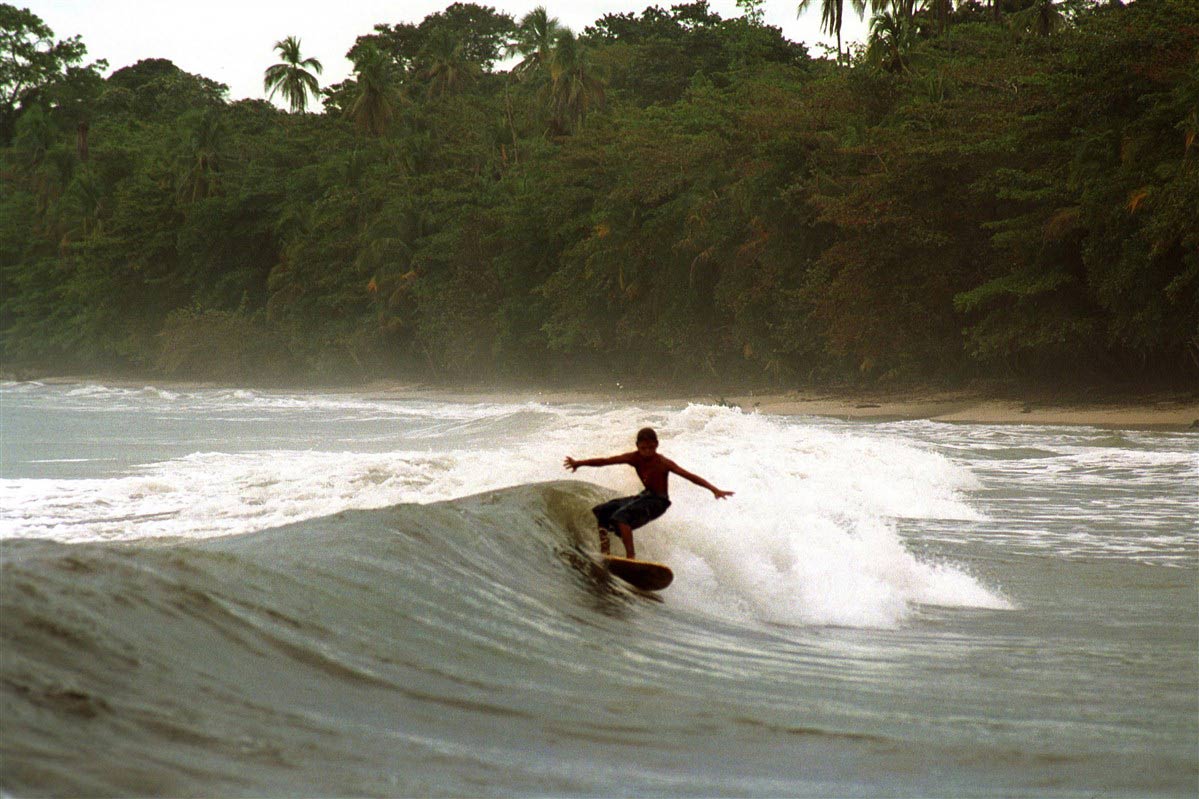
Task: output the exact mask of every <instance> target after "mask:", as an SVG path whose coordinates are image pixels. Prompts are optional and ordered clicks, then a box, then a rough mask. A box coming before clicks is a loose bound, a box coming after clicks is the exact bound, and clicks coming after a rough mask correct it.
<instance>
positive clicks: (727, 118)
mask: <svg viewBox="0 0 1199 799" xmlns="http://www.w3.org/2000/svg"><path fill="white" fill-rule="evenodd" d="M835 2H836V0H826V2H825V4H826V5H832V4H834V3H835ZM742 5H743V7H744V8H746V10H747V13H746V15H745V16H744V17H742V18H737V19H722V18H720V17H719V16H718V15H716V14H715V13H713V12H712V11H711V10H710V9H709V8H708V7H707V5H706V4H705V2H703V0H700V1H699V2H695V3H691V4H685V5H677V6H673V7H671V8H670V9H669V10H662V9H660V8H656V7H655V8H649V9H647V10H646V11H644V12H643V13H641V14H619V15H608V16H605V17H603V18H602V19H600V20H598V21H597V22H596V23H595V24H594V25H593V26H591V27H588V28H587V29H585V30H584V31H582V32H579V33H577V34H575V33H572V32H570V31H567V30H564V29H562V28H561V27H560V26H558V25H557V23H556V22H555V21H554V20H553V18H552V16H551V14H549V13H546V12H545V11H544V10H542V9H538V10H535V11H533V12H532V13H530V14H529V15H528V16H527V17H525V18H524V19H522V20H515V19H513V18H511V17H509V16H507V15H505V14H502V13H497V12H496V11H495V10H494V9H491V8H487V7H482V6H478V5H473V4H462V3H456V4H454V5H452V6H449V7H448V8H446V9H445V10H444V11H442V12H439V13H436V14H433V15H431V16H429V17H427V18H426V19H425V20H424V21H423V22H421V23H419V24H394V25H392V24H386V25H379V26H376V28H375V30H374V31H373V32H370V33H367V34H365V35H363V36H361V37H360V38H359V40H358V42H357V43H356V44H355V46H354V48H353V49H352V50H351V51H350V53H349V56H350V58H351V60H352V61H353V62H354V64H355V66H356V71H355V72H354V75H353V77H352V78H351V79H349V80H347V81H345V82H343V83H339V84H336V85H332V86H327V87H325V88H324V89H323V91H322V94H321V96H320V97H319V98H318V97H316V96H314V95H312V94H311V91H312V89H313V88H314V87H315V86H316V82H317V79H318V77H319V64H315V63H313V62H312V61H311V60H310V59H305V57H304V54H303V53H302V52H301V45H302V33H303V31H302V30H295V31H287V30H282V31H280V36H283V35H285V34H288V33H293V32H294V33H296V34H297V35H298V36H299V40H297V39H294V38H288V39H283V40H282V41H280V42H279V43H278V45H277V46H276V52H275V54H274V58H273V59H272V57H271V53H270V51H269V48H268V47H264V54H263V67H264V71H266V75H267V78H268V81H269V83H270V85H271V86H272V87H274V88H275V90H276V92H277V94H276V97H281V98H283V99H284V101H285V102H287V103H288V104H289V105H290V106H291V107H292V111H291V112H290V113H289V112H285V111H282V110H279V109H277V108H275V107H274V106H272V105H270V104H268V103H267V102H264V101H260V100H240V101H237V102H229V101H228V100H227V98H226V94H227V92H226V88H225V87H224V86H222V85H221V84H218V83H216V82H214V81H212V80H209V79H206V78H204V77H202V76H199V75H192V74H188V73H187V72H184V71H182V70H180V69H179V68H178V67H176V66H175V65H174V64H172V63H171V62H170V61H166V60H161V59H147V60H144V61H140V62H138V63H136V64H133V65H131V66H126V67H124V68H121V69H117V70H115V71H114V72H112V74H111V75H110V76H109V77H107V78H104V77H102V75H103V74H104V73H105V72H106V71H107V66H108V65H106V64H103V63H98V64H91V65H85V56H86V50H85V47H84V43H83V42H81V41H79V39H78V38H74V39H67V40H62V41H59V40H56V39H55V37H54V34H53V32H51V31H49V30H47V29H46V27H45V25H44V24H43V23H42V22H41V20H40V19H38V18H37V17H36V16H35V15H33V14H32V13H30V12H27V11H23V10H20V9H17V8H15V7H13V6H10V5H0V28H2V30H0V35H2V36H3V40H2V41H0V62H2V63H0V93H2V95H3V96H2V97H0V103H2V104H3V105H2V106H0V169H2V170H3V172H2V175H0V179H2V184H0V190H2V196H0V267H2V269H3V273H2V277H0V301H2V303H3V304H2V316H0V335H2V337H3V338H2V345H0V346H2V354H3V360H4V364H5V365H6V366H7V367H8V368H9V369H16V368H23V367H28V368H33V369H36V370H39V371H42V372H45V371H59V372H69V371H72V370H88V371H95V370H119V369H130V370H142V371H146V370H150V371H157V372H159V373H161V374H166V375H172V376H178V377H206V378H215V379H238V380H279V379H296V378H315V379H328V380H334V379H336V380H343V379H358V378H363V377H408V378H411V377H420V378H422V379H434V380H437V379H452V380H487V379H505V378H508V379H532V380H541V381H548V380H555V379H575V380H585V379H593V378H600V377H610V376H620V377H623V378H625V379H636V378H639V377H640V378H648V377H650V376H654V377H655V378H660V379H665V380H670V379H674V380H703V379H716V380H729V381H734V380H736V381H749V382H757V383H810V382H817V381H845V380H866V381H895V380H903V381H920V380H930V379H933V380H939V381H958V380H966V379H970V378H974V377H979V376H984V375H985V376H990V377H998V378H1000V379H1034V380H1059V379H1064V378H1074V379H1080V380H1095V379H1109V378H1125V377H1132V378H1134V379H1138V380H1154V381H1163V380H1170V379H1175V380H1183V381H1194V380H1195V378H1196V375H1199V210H1197V209H1199V163H1197V162H1199V141H1197V134H1199V55H1197V46H1199V4H1196V3H1195V2H1194V0H1137V1H1136V2H1131V3H1128V4H1127V5H1122V4H1120V3H1119V2H1118V1H1117V2H1113V3H1106V2H1105V3H1103V4H1099V5H1096V4H1093V3H1090V2H1085V0H1072V1H1071V2H1066V3H1059V2H1053V1H1052V0H994V1H993V2H991V3H989V4H986V5H981V4H978V3H975V2H973V0H972V1H971V2H966V3H964V4H957V5H955V4H952V3H946V2H943V1H942V2H930V3H929V4H928V5H927V7H925V6H919V5H913V4H912V3H910V2H908V3H899V4H897V5H894V6H888V7H885V8H883V9H880V10H879V13H878V14H877V15H876V17H875V19H874V23H873V25H872V38H871V41H870V44H869V46H868V47H866V48H861V49H860V50H854V49H851V51H850V52H848V53H846V54H845V55H844V57H841V56H840V54H836V55H837V57H835V58H834V57H833V56H834V54H831V53H830V54H829V57H828V58H819V59H817V58H812V57H811V56H810V55H809V53H808V52H807V51H806V50H805V48H804V47H802V46H800V45H797V44H794V43H792V42H789V41H787V40H786V39H784V38H783V37H782V35H781V33H780V31H779V30H778V29H776V28H772V27H769V26H765V25H763V24H762V23H761V21H760V19H761V15H760V13H759V12H760V7H759V6H758V5H757V4H755V3H754V2H752V1H750V2H744V3H742ZM834 10H835V6H834ZM303 24H304V21H303V20H302V19H297V20H294V21H293V22H292V23H290V25H291V26H292V27H295V28H302V26H303ZM275 62H278V63H277V64H276V63H275ZM268 70H269V71H268ZM310 100H311V102H310ZM318 106H323V108H319V109H318ZM305 108H308V110H304V109H305ZM567 376H569V377H567Z"/></svg>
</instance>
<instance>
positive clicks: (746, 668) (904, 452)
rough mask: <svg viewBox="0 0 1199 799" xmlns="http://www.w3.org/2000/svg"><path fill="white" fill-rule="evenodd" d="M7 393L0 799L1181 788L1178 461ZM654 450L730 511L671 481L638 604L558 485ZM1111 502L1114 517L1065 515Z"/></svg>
mask: <svg viewBox="0 0 1199 799" xmlns="http://www.w3.org/2000/svg"><path fill="white" fill-rule="evenodd" d="M22 391H25V389H22ZM47 391H48V390H45V391H43V390H42V389H36V388H35V389H30V390H29V393H31V394H38V393H39V392H41V394H42V395H44V394H45V393H47ZM21 396H23V394H20V393H17V394H16V396H15V398H14V396H13V395H7V396H6V397H5V411H4V412H5V440H4V442H3V446H4V447H6V449H5V451H4V453H3V455H4V457H3V458H2V459H0V461H2V464H0V468H2V469H3V470H4V473H3V475H2V478H3V479H0V492H2V493H3V496H2V497H0V499H3V502H0V508H2V510H0V524H2V525H3V526H2V528H0V539H2V540H0V721H2V723H0V794H8V795H13V796H36V795H121V796H140V795H154V796H160V795H170V796H191V795H230V796H235V795H247V796H262V795H289V796H290V795H385V796H394V795H401V796H404V795H445V796H461V795H469V796H480V795H504V796H510V795H514V794H515V795H546V794H553V795H572V796H583V795H613V794H627V795H656V796H660V795H671V796H701V795H702V796H711V795H747V796H748V795H753V796H780V795H786V796H827V795H878V794H886V795H916V796H927V795H955V796H970V795H998V796H1004V795H1029V794H1035V795H1046V796H1048V795H1069V796H1075V795H1080V794H1086V795H1089V794H1091V793H1096V792H1098V791H1100V790H1102V791H1103V792H1104V793H1106V794H1108V795H1132V796H1147V795H1166V796H1169V795H1179V794H1180V793H1185V791H1186V790H1188V786H1193V784H1194V780H1195V779H1196V777H1197V776H1199V773H1197V769H1196V764H1195V762H1194V758H1193V750H1194V746H1193V744H1194V741H1196V740H1199V723H1197V722H1196V719H1197V718H1199V706H1196V700H1195V692H1194V687H1195V685H1196V684H1199V683H1197V681H1199V673H1197V672H1199V669H1197V664H1196V662H1195V660H1194V652H1195V651H1196V648H1197V647H1199V624H1195V623H1194V620H1193V619H1190V618H1181V619H1180V617H1179V614H1178V613H1177V608H1178V607H1182V606H1186V603H1188V602H1193V597H1194V592H1195V590H1196V587H1197V586H1199V579H1197V577H1196V574H1197V571H1196V563H1195V559H1194V555H1193V545H1194V538H1193V535H1194V534H1193V532H1192V531H1191V530H1190V528H1189V526H1188V525H1186V524H1180V523H1179V518H1183V519H1185V518H1188V517H1187V514H1189V513H1192V512H1193V510H1188V509H1187V508H1188V507H1189V506H1188V505H1187V495H1186V493H1185V492H1180V491H1177V490H1176V489H1177V483H1178V481H1177V479H1174V478H1175V477H1176V475H1177V474H1179V473H1183V474H1185V473H1186V472H1187V471H1188V470H1193V468H1194V465H1195V463H1196V460H1195V450H1194V439H1191V438H1182V437H1164V438H1153V439H1149V438H1145V439H1142V438H1139V437H1138V435H1139V434H1127V436H1126V437H1124V438H1122V439H1121V440H1120V441H1111V440H1108V438H1109V436H1108V434H1106V433H1104V434H1102V435H1099V434H1096V433H1094V432H1093V431H1067V432H1065V433H1055V434H1053V436H1050V434H1048V433H1047V432H1037V431H1032V432H1019V431H1017V432H1012V431H1004V430H999V429H995V428H980V429H977V430H966V429H964V428H957V427H951V426H944V425H941V426H934V425H928V424H927V423H912V424H898V425H845V424H842V423H835V422H823V423H822V422H817V421H815V420H802V419H778V418H770V417H761V416H757V415H755V414H744V413H740V412H737V411H732V410H729V409H725V408H716V407H708V406H694V405H693V406H688V407H683V408H664V407H651V408H634V409H629V408H613V407H609V406H565V405H563V406H549V405H542V404H537V403H522V404H510V405H469V406H468V405H450V404H438V403H422V402H391V401H382V400H378V399H364V398H360V397H343V396H337V395H329V396H302V395H296V396H290V395H280V396H275V395H261V394H257V393H253V392H219V391H209V392H206V393H205V392H192V393H188V392H162V391H158V390H146V391H127V390H116V389H106V388H102V387H89V388H87V389H86V390H80V391H78V393H65V392H62V391H61V390H60V391H59V392H58V393H56V394H53V396H51V397H50V398H49V399H47V398H46V397H45V396H41V395H39V399H38V401H37V402H36V403H32V402H31V403H30V404H29V405H28V407H29V408H30V409H33V410H36V411H37V413H36V414H34V413H31V414H30V415H28V416H22V415H21V414H20V413H19V410H20V408H21V407H22V405H21V402H20V397H21ZM51 400H52V401H51ZM642 424H652V425H654V426H656V427H657V428H658V429H659V433H660V435H661V436H662V439H663V451H664V452H665V453H666V454H668V455H669V456H671V457H673V458H675V459H676V460H678V461H679V462H680V463H682V464H683V465H684V466H686V467H687V468H689V469H692V470H694V471H696V472H698V473H699V474H702V475H704V476H705V477H707V478H709V479H710V480H712V481H713V482H714V483H715V484H717V485H719V486H722V487H725V488H731V489H735V490H736V491H737V494H736V496H735V497H734V498H733V499H731V500H728V501H722V502H716V501H714V500H712V499H711V497H710V496H709V495H708V494H707V492H704V491H702V490H699V489H697V488H695V487H693V486H690V485H689V484H687V483H685V482H681V481H676V482H673V483H672V486H671V490H672V496H673V498H674V505H673V506H672V508H671V509H670V511H669V512H668V513H667V515H666V516H665V517H663V518H662V519H660V520H658V521H655V522H654V523H653V524H651V525H650V526H648V527H647V528H645V529H644V530H642V531H640V532H639V534H638V539H637V542H638V551H639V554H641V556H643V557H646V558H649V559H654V560H661V561H664V562H666V563H669V564H670V565H671V567H672V568H674V570H675V573H676V578H675V582H674V584H673V585H672V586H671V587H670V588H669V589H668V590H666V591H664V592H662V593H661V594H658V595H654V596H647V595H644V594H641V593H639V592H636V591H633V590H631V589H629V588H628V587H627V586H625V585H624V584H623V583H621V582H620V581H618V580H613V579H611V578H610V577H608V576H607V575H606V574H605V573H604V572H603V570H601V569H598V568H597V567H596V566H595V565H594V560H593V558H594V555H595V548H596V538H595V532H594V522H593V518H592V515H591V512H590V508H591V507H592V506H593V505H594V504H596V503H598V502H600V501H603V500H605V499H607V498H609V497H611V496H614V495H617V494H623V493H629V492H630V491H631V490H633V489H635V488H636V485H635V477H633V476H632V474H631V470H627V469H626V470H621V469H596V470H586V471H581V472H579V473H578V475H576V477H578V478H580V479H569V480H563V479H561V476H562V472H561V458H562V457H563V456H564V455H566V454H571V455H574V456H576V457H585V456H591V455H599V454H608V453H611V452H616V451H620V450H622V449H624V448H625V447H626V446H627V445H628V439H629V437H630V431H632V430H635V429H636V428H637V427H638V426H640V425H642ZM41 425H51V426H52V427H53V429H54V430H56V431H61V432H60V434H59V435H58V437H51V438H47V437H46V436H45V435H44V434H43V433H41V432H39V431H40V430H41V429H42V428H41V427H40V426H41ZM72 425H74V427H72ZM72 430H78V431H79V432H78V433H77V434H76V433H72ZM72 436H74V437H73V438H72ZM105 436H110V437H111V441H112V442H113V443H112V445H111V446H109V445H105V444H104V443H103V439H104V437H105ZM23 440H27V441H31V442H34V444H31V445H29V446H28V447H26V448H25V449H22V448H21V445H20V442H21V441H23ZM97 440H100V443H99V444H97V443H95V442H96V441H97ZM47 441H49V443H46V442H47ZM38 442H41V443H38ZM89 442H91V443H89ZM114 459H116V460H115V461H114ZM1100 461H1102V467H1101V464H1100ZM1117 466H1118V467H1119V468H1121V469H1123V470H1124V471H1123V472H1121V474H1122V475H1123V476H1122V477H1121V479H1120V480H1117V481H1114V482H1112V483H1111V485H1108V483H1105V482H1104V479H1105V475H1106V474H1107V471H1105V470H1110V469H1113V468H1117ZM1038 475H1044V479H1043V480H1041V481H1040V482H1038V480H1039V478H1038ZM583 478H585V479H583ZM593 480H594V481H595V482H590V481H593ZM1072 485H1077V486H1083V488H1080V489H1076V490H1077V491H1078V492H1081V493H1077V494H1076V495H1075V494H1073V493H1072V490H1071V488H1070V487H1071V486H1072ZM1171 486H1173V487H1174V490H1175V493H1174V494H1169V493H1168V491H1169V490H1170V487H1171ZM1142 488H1143V490H1142ZM1095 491H1099V492H1108V493H1104V494H1094V493H1088V492H1095ZM1138 491H1139V492H1140V493H1137V492H1138ZM1096 497H1099V498H1102V497H1108V498H1117V499H1118V500H1119V501H1120V503H1122V504H1116V503H1114V502H1108V503H1107V504H1105V505H1104V506H1103V507H1104V513H1103V518H1102V519H1098V518H1088V517H1087V516H1086V508H1088V507H1091V506H1093V505H1094V504H1095V501H1096ZM1113 509H1114V510H1113ZM1122 509H1123V510H1122ZM1150 511H1152V512H1150ZM1120 513H1126V514H1130V515H1128V516H1119V515H1118V514H1120ZM1113 514H1117V515H1113ZM1134 515H1135V518H1136V519H1138V520H1139V522H1138V523H1139V524H1141V525H1142V526H1141V527H1140V528H1139V529H1134V527H1133V525H1132V523H1131V521H1130V520H1131V519H1132V518H1134ZM1088 525H1089V526H1088ZM1084 533H1085V536H1084V535H1082V534H1084ZM1147 652H1149V653H1152V657H1148V656H1146V655H1145V653H1147Z"/></svg>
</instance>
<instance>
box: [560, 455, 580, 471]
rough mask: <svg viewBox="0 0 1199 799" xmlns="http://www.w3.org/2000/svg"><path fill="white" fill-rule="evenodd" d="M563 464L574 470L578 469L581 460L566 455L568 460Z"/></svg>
mask: <svg viewBox="0 0 1199 799" xmlns="http://www.w3.org/2000/svg"><path fill="white" fill-rule="evenodd" d="M562 465H563V466H565V467H566V468H567V469H570V470H571V471H572V472H574V471H578V468H579V462H578V461H576V460H575V459H574V458H572V457H570V456H569V455H567V456H566V460H564V461H562Z"/></svg>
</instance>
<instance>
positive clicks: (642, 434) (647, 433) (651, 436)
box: [637, 427, 658, 444]
mask: <svg viewBox="0 0 1199 799" xmlns="http://www.w3.org/2000/svg"><path fill="white" fill-rule="evenodd" d="M642 441H652V442H654V443H655V444H657V443H658V434H657V433H655V432H654V428H652V427H643V428H641V429H640V430H638V431H637V443H641V442H642Z"/></svg>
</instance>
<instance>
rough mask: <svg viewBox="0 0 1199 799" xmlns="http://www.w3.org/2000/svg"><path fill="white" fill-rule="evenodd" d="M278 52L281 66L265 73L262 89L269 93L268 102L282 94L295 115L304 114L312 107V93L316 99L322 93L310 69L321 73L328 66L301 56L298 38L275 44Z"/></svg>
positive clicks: (291, 37) (290, 38) (270, 68)
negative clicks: (310, 103) (309, 104)
mask: <svg viewBox="0 0 1199 799" xmlns="http://www.w3.org/2000/svg"><path fill="white" fill-rule="evenodd" d="M275 49H276V50H277V51H278V52H279V57H280V58H282V59H283V61H282V62H281V63H278V64H275V65H274V66H272V67H268V68H267V70H266V72H265V73H263V78H262V89H263V91H269V92H270V94H268V95H267V99H268V100H270V99H273V98H274V96H275V92H282V93H283V99H285V100H287V102H288V104H289V105H291V110H292V111H293V112H297V113H298V112H301V111H304V110H306V109H307V108H308V93H309V92H311V93H312V95H313V96H316V95H317V94H319V93H320V90H321V86H320V83H318V82H317V80H316V76H314V75H313V74H312V73H311V72H309V71H308V70H310V69H311V70H314V71H315V72H316V74H317V75H319V74H321V72H322V71H323V70H324V67H322V66H321V62H320V61H317V60H316V59H315V58H303V57H302V55H301V53H300V40H299V39H297V38H296V37H294V36H288V37H287V38H286V39H284V40H282V41H279V42H275Z"/></svg>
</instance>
